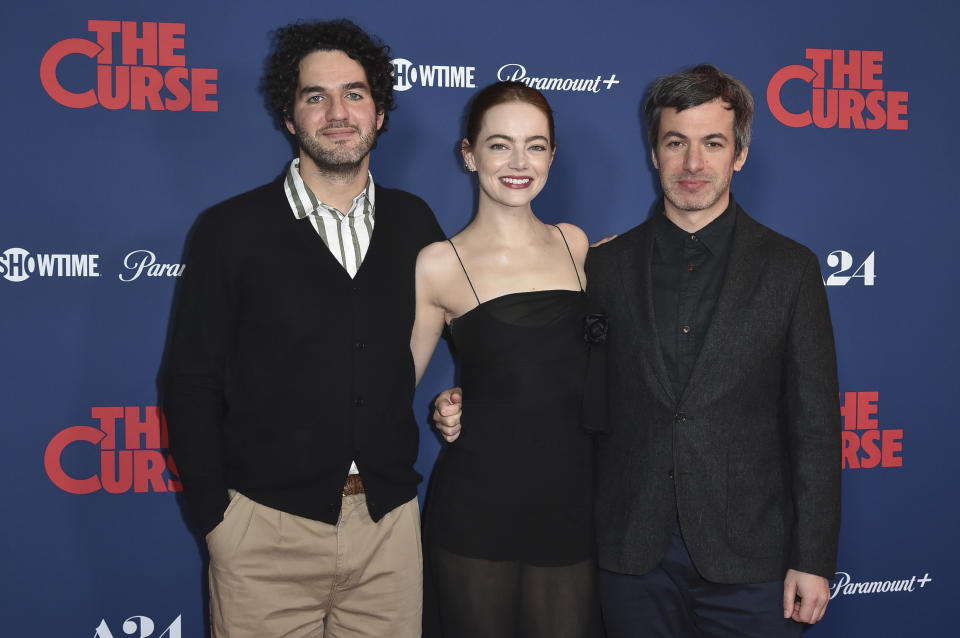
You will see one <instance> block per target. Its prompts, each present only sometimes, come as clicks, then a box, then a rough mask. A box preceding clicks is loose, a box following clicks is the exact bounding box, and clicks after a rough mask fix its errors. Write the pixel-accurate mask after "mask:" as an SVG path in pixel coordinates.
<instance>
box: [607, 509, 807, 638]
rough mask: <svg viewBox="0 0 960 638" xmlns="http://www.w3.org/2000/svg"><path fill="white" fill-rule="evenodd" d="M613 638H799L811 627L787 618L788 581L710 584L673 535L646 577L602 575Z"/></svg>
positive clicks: (677, 535) (609, 634)
mask: <svg viewBox="0 0 960 638" xmlns="http://www.w3.org/2000/svg"><path fill="white" fill-rule="evenodd" d="M599 586H600V604H601V605H602V607H603V621H604V624H605V625H606V628H607V638H640V637H643V638H647V637H655V636H663V637H664V638H680V637H686V636H704V637H706V636H711V637H712V636H717V637H719V636H738V637H739V636H747V637H750V636H755V637H756V638H779V637H783V638H786V637H797V636H800V635H801V633H802V632H803V628H804V626H805V625H803V624H801V623H797V622H794V621H792V620H784V618H783V581H782V580H778V581H774V582H770V583H756V584H747V585H725V584H721V583H711V582H709V581H707V580H704V579H703V577H702V576H700V574H699V573H697V570H696V568H694V566H693V562H691V560H690V554H688V553H687V548H686V546H685V545H684V543H683V537H682V536H681V535H680V526H679V525H677V526H676V527H675V528H674V530H673V537H672V538H671V539H670V547H669V548H668V549H667V553H666V555H664V557H663V560H661V561H660V564H659V565H658V566H657V567H656V568H655V569H654V570H653V571H651V572H648V573H646V574H643V575H642V576H633V575H630V574H619V573H616V572H611V571H607V570H605V569H601V570H600V580H599Z"/></svg>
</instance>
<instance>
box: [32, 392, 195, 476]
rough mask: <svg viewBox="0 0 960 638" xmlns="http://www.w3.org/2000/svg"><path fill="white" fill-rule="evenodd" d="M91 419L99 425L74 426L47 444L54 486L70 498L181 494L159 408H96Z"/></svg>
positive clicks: (47, 466) (46, 465)
mask: <svg viewBox="0 0 960 638" xmlns="http://www.w3.org/2000/svg"><path fill="white" fill-rule="evenodd" d="M141 414H142V415H143V416H142V418H141ZM90 416H91V417H92V418H93V419H95V420H96V421H98V422H99V424H100V427H92V426H89V425H74V426H71V427H68V428H66V429H65V430H61V431H60V432H58V433H57V434H56V435H55V436H54V437H53V438H52V439H51V440H50V443H48V444H47V449H46V451H44V453H43V467H44V469H45V470H46V472H47V476H49V477H50V480H51V481H53V484H54V485H56V486H57V487H59V488H60V489H61V490H63V491H64V492H70V493H71V494H92V493H93V492H98V491H100V490H104V491H105V492H109V493H111V494H122V493H124V492H131V491H132V492H139V493H145V492H181V491H183V487H182V486H181V485H180V479H179V473H178V472H177V467H176V465H175V464H174V462H173V457H171V456H170V454H169V453H168V452H167V449H168V448H169V447H170V445H169V443H168V436H167V420H166V418H165V417H164V416H163V413H162V412H161V411H160V408H158V407H156V406H152V405H151V406H146V407H144V408H140V407H139V406H126V407H124V406H109V407H94V408H91V409H90ZM118 422H119V423H122V424H123V430H122V432H120V431H118V428H117V424H118Z"/></svg>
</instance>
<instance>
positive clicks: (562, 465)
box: [424, 229, 598, 638]
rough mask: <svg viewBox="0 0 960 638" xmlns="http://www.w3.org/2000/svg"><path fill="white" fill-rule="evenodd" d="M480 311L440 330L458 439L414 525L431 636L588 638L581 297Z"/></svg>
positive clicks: (499, 302)
mask: <svg viewBox="0 0 960 638" xmlns="http://www.w3.org/2000/svg"><path fill="white" fill-rule="evenodd" d="M558 230H559V229H558ZM561 236H562V232H561ZM564 242H566V239H565V238H564ZM451 245H453V242H451ZM454 250H456V247H454ZM568 250H569V246H568ZM457 257H458V259H459V254H458V255H457ZM572 259H573V257H572V255H571V260H572ZM461 266H463V262H462V261H461ZM574 271H575V272H576V268H574ZM464 274H465V275H466V277H467V281H468V282H469V279H470V278H469V275H468V274H467V271H466V268H465V267H464ZM577 281H578V283H579V274H577ZM470 287H471V288H473V283H472V282H470ZM474 296H476V290H474ZM477 304H478V305H477V306H476V307H475V308H473V309H472V310H470V311H469V312H467V313H465V314H463V315H462V316H460V317H458V318H456V319H454V320H453V321H452V322H451V324H450V333H451V337H452V341H453V346H454V352H455V357H456V359H457V361H458V363H459V367H460V376H461V379H460V380H461V387H462V388H463V397H464V402H463V418H462V424H463V428H462V430H461V433H460V437H459V438H458V439H457V440H456V441H455V442H453V443H452V444H450V445H448V446H446V448H445V449H444V451H443V453H442V454H441V457H440V458H439V459H438V461H437V464H436V467H435V469H434V474H433V479H432V482H431V491H430V496H429V499H428V501H427V512H426V514H425V518H424V544H425V547H426V552H427V556H426V565H427V569H428V570H429V571H430V574H428V575H427V578H428V579H430V578H432V579H433V582H432V586H433V587H435V588H436V592H437V604H438V605H439V616H440V625H441V627H442V635H443V636H445V637H448V638H471V637H474V636H475V637H478V638H479V637H496V638H510V637H511V636H516V637H518V638H519V637H523V638H532V637H540V636H543V637H544V638H546V637H549V638H566V637H569V638H584V637H586V636H593V635H596V634H595V632H596V627H597V624H598V614H597V601H596V596H595V587H594V570H595V565H594V561H593V556H594V553H595V549H594V540H593V522H592V521H593V519H592V490H593V443H592V439H591V437H590V434H589V433H588V432H586V431H585V430H584V429H583V428H582V427H581V423H580V413H581V404H582V396H583V384H584V375H585V371H586V361H587V344H586V343H585V341H584V337H583V317H584V314H585V311H586V294H585V293H584V292H583V288H582V285H581V289H580V290H579V291H577V290H540V291H533V292H520V293H513V294H508V295H504V296H502V297H497V298H495V299H490V300H488V301H485V302H481V301H480V299H479V297H478V298H477ZM427 604H428V606H429V604H430V602H428V603H427ZM425 611H426V613H429V612H430V611H431V610H429V609H427V610H425ZM426 626H427V625H426V624H425V627H426ZM429 634H430V632H428V635H429Z"/></svg>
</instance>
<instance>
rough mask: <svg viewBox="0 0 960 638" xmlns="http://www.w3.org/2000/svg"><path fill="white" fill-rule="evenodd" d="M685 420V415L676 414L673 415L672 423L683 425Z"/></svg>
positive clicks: (681, 413)
mask: <svg viewBox="0 0 960 638" xmlns="http://www.w3.org/2000/svg"><path fill="white" fill-rule="evenodd" d="M686 420H687V415H686V414H684V413H683V412H677V413H676V414H674V415H673V421H674V423H683V422H684V421H686Z"/></svg>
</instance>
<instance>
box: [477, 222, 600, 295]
mask: <svg viewBox="0 0 960 638" xmlns="http://www.w3.org/2000/svg"><path fill="white" fill-rule="evenodd" d="M553 227H554V228H556V229H557V230H560V227H559V226H557V225H556V224H554V225H553ZM560 237H561V238H562V239H563V245H564V246H566V247H567V253H569V255H570V261H572V262H573V272H574V274H576V275H577V285H578V286H580V292H583V282H582V281H580V270H579V269H578V268H577V260H576V259H574V258H573V251H572V250H570V244H568V243H567V238H566V237H565V236H564V234H563V231H562V230H560ZM460 265H461V266H462V265H463V263H462V262H461V263H460ZM464 272H466V271H464ZM468 279H469V277H468ZM474 294H476V293H474Z"/></svg>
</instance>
